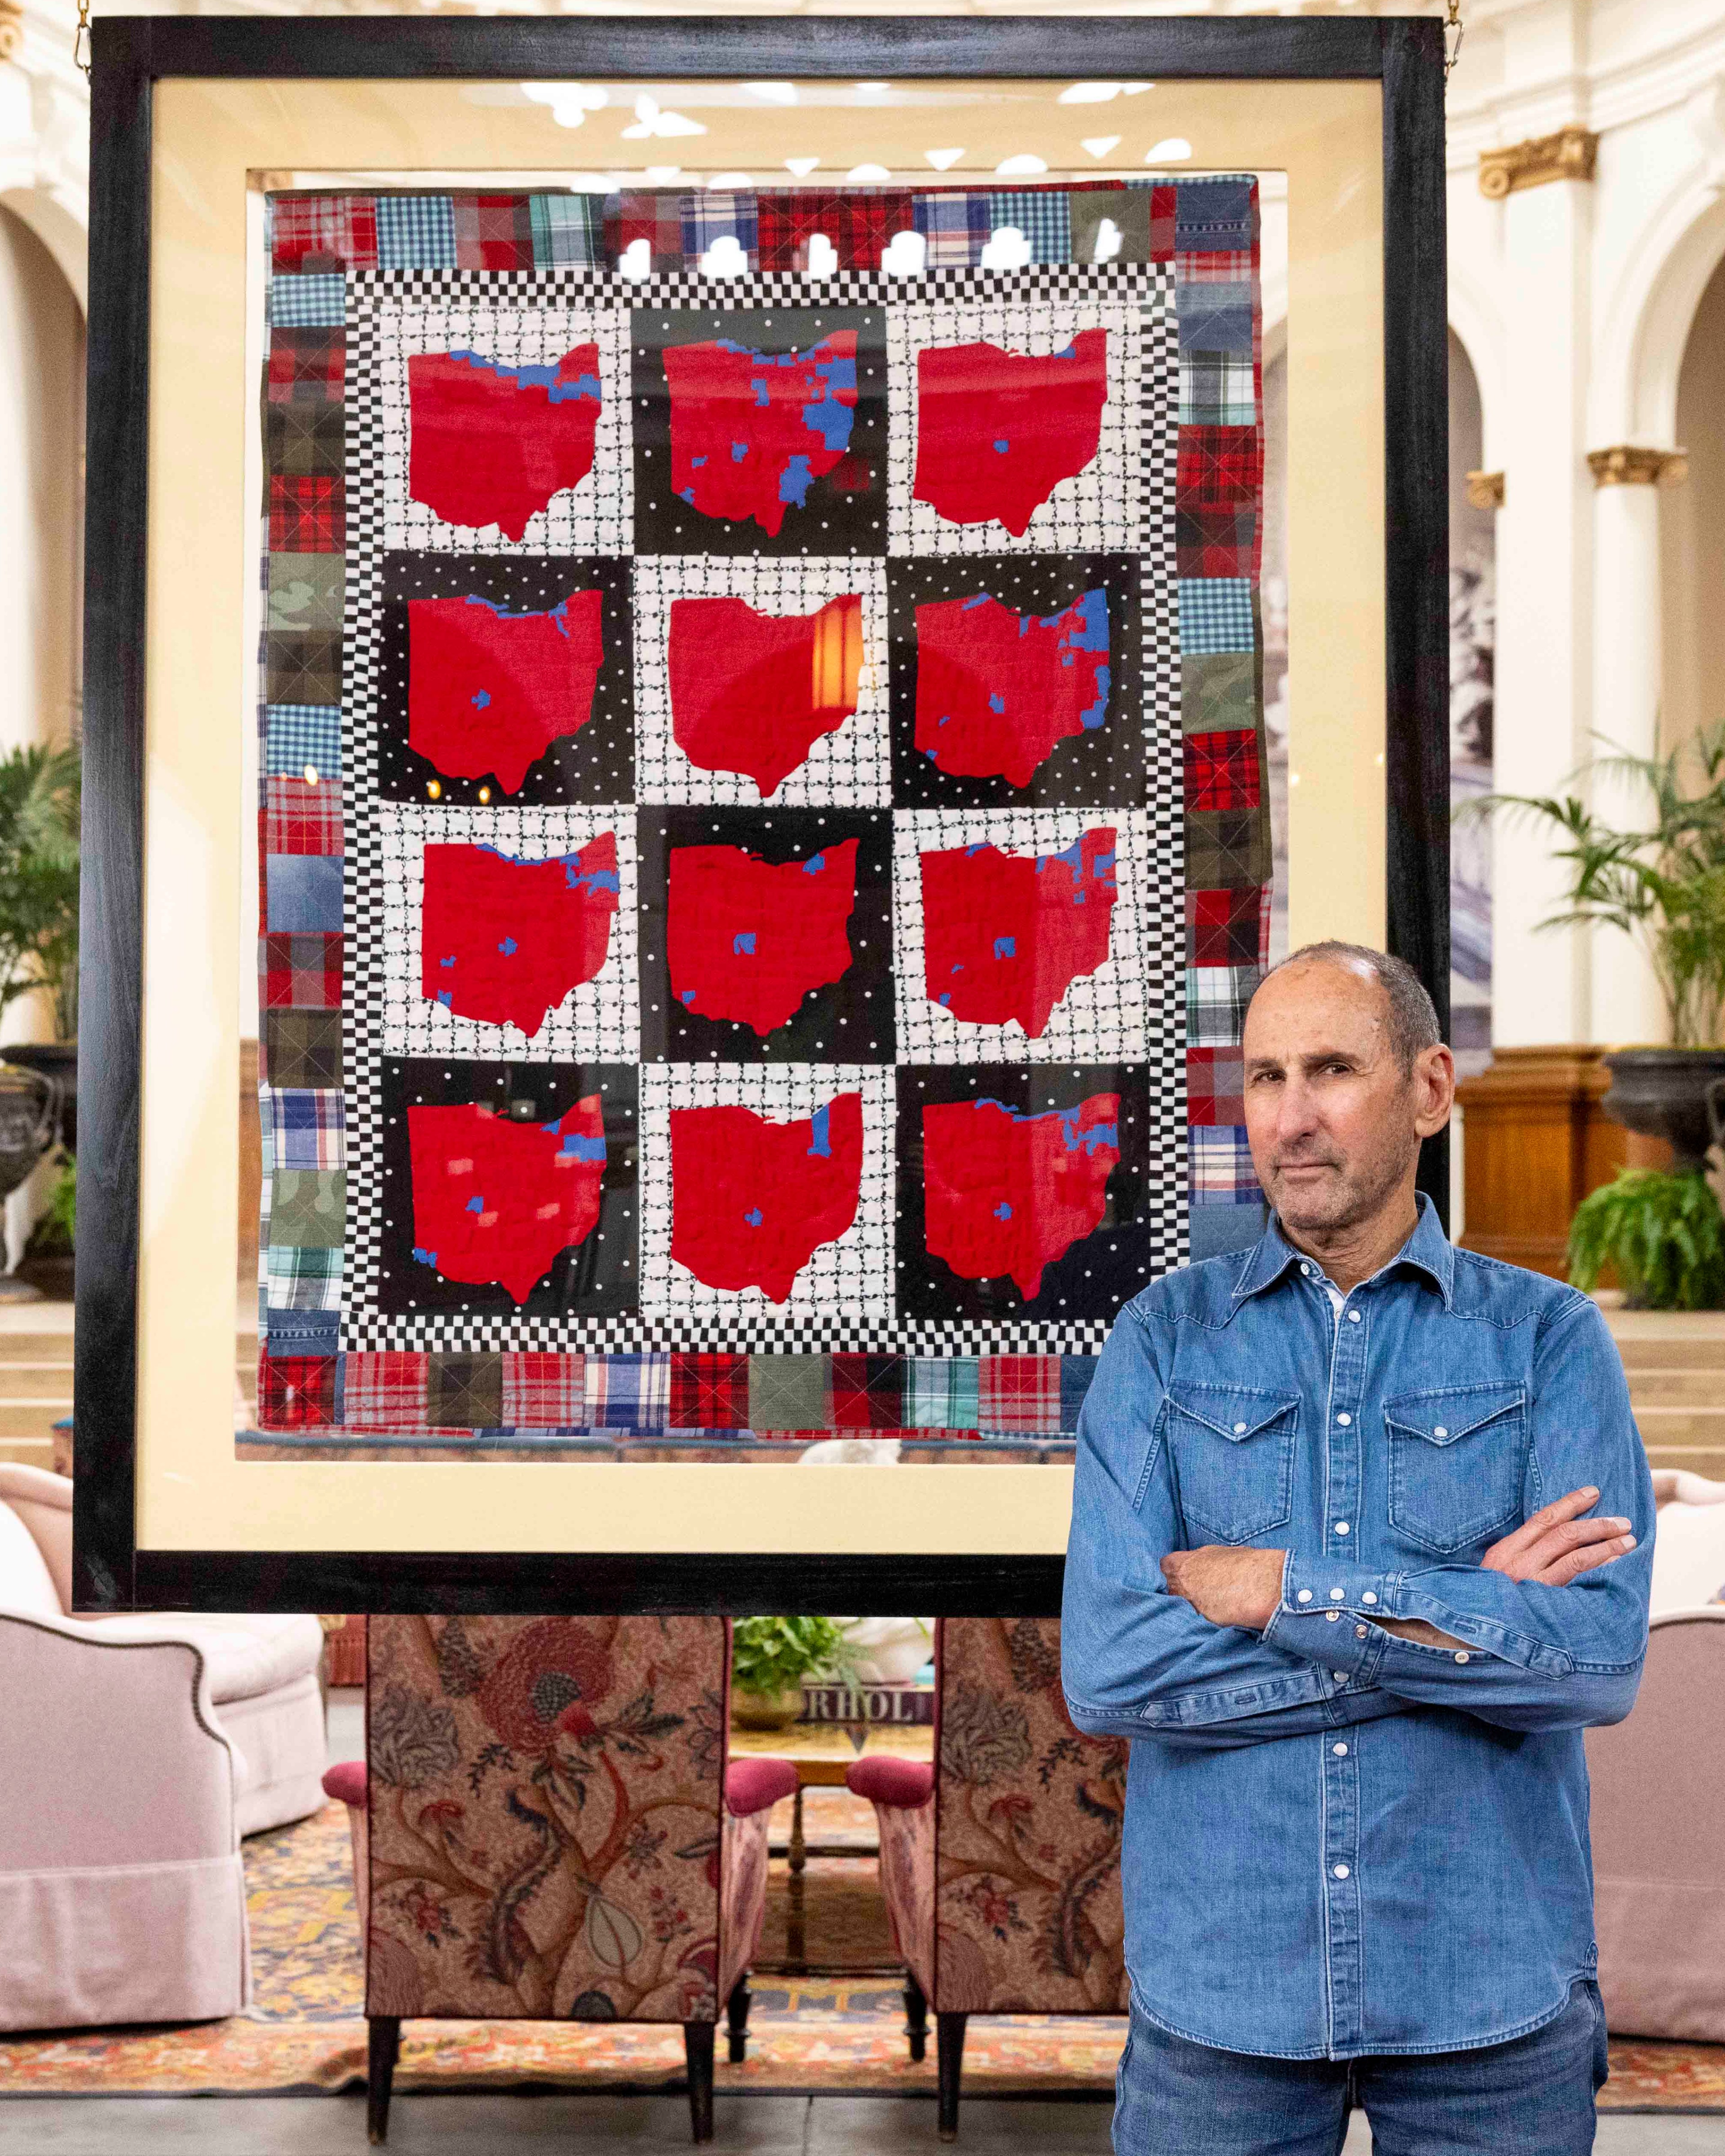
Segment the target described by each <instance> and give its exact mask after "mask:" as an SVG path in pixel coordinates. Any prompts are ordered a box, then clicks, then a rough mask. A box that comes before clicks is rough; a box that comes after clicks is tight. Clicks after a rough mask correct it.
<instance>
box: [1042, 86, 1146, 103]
mask: <svg viewBox="0 0 1725 2156" xmlns="http://www.w3.org/2000/svg"><path fill="white" fill-rule="evenodd" d="M1155 87H1156V85H1155V84H1154V83H1153V82H1075V83H1074V84H1073V85H1072V86H1071V88H1070V90H1062V91H1061V92H1060V100H1059V101H1060V104H1062V105H1106V103H1107V102H1108V100H1109V99H1110V98H1112V97H1139V96H1142V94H1143V93H1144V91H1145V90H1154V89H1155Z"/></svg>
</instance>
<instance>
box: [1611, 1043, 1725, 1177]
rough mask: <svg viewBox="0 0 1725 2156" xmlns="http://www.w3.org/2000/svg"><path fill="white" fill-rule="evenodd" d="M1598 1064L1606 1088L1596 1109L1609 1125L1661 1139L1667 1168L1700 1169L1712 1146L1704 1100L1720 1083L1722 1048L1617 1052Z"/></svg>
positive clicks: (1724, 1074)
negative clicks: (1606, 1075)
mask: <svg viewBox="0 0 1725 2156" xmlns="http://www.w3.org/2000/svg"><path fill="white" fill-rule="evenodd" d="M1604 1064H1605V1068H1606V1069H1607V1070H1609V1072H1610V1073H1611V1090H1610V1091H1609V1093H1607V1094H1606V1096H1605V1097H1604V1100H1603V1101H1601V1102H1600V1104H1599V1105H1600V1106H1601V1107H1603V1108H1604V1111H1605V1113H1606V1114H1607V1115H1608V1116H1610V1117H1611V1119H1612V1120H1613V1122H1619V1123H1621V1124H1622V1125H1623V1126H1624V1127H1625V1129H1626V1130H1631V1131H1635V1132H1639V1133H1640V1136H1641V1137H1653V1138H1664V1139H1665V1140H1666V1142H1668V1143H1669V1145H1670V1147H1671V1152H1672V1154H1673V1155H1674V1158H1673V1159H1672V1162H1671V1166H1672V1168H1675V1169H1678V1170H1681V1169H1686V1168H1687V1169H1695V1168H1701V1167H1702V1166H1703V1165H1704V1164H1705V1163H1706V1159H1707V1147H1709V1146H1710V1145H1711V1144H1712V1142H1713V1124H1712V1116H1711V1114H1710V1112H1709V1108H1708V1097H1709V1094H1710V1091H1711V1089H1712V1087H1713V1086H1715V1085H1717V1084H1718V1083H1719V1082H1720V1081H1722V1080H1725V1048H1620V1049H1618V1050H1616V1051H1615V1053H1614V1054H1612V1055H1608V1056H1606V1057H1605V1058H1604Z"/></svg>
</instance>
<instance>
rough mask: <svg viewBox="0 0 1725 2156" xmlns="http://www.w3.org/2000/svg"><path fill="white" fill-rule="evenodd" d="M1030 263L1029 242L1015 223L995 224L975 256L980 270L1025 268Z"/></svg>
mask: <svg viewBox="0 0 1725 2156" xmlns="http://www.w3.org/2000/svg"><path fill="white" fill-rule="evenodd" d="M1029 263H1030V243H1029V240H1028V239H1025V237H1024V234H1023V233H1022V232H1020V231H1019V228H1018V227H1017V226H1016V225H1015V224H997V225H996V226H995V228H994V229H993V231H992V232H991V233H990V234H988V239H987V240H986V241H985V242H984V244H983V251H982V253H981V254H980V255H978V258H977V266H978V269H1028V268H1029Z"/></svg>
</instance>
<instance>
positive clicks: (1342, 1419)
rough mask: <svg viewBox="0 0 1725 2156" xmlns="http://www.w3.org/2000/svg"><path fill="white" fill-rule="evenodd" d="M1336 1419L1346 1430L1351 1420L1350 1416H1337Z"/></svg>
mask: <svg viewBox="0 0 1725 2156" xmlns="http://www.w3.org/2000/svg"><path fill="white" fill-rule="evenodd" d="M1336 1419H1337V1422H1338V1423H1340V1424H1341V1425H1342V1427H1343V1430H1346V1429H1347V1428H1348V1424H1350V1423H1351V1422H1352V1421H1353V1416H1352V1415H1351V1414H1338V1415H1337V1418H1336Z"/></svg>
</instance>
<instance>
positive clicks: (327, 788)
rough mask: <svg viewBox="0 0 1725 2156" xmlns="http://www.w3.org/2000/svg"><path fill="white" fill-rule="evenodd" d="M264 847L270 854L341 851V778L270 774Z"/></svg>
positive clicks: (334, 852) (265, 814) (331, 852)
mask: <svg viewBox="0 0 1725 2156" xmlns="http://www.w3.org/2000/svg"><path fill="white" fill-rule="evenodd" d="M264 852H265V853H270V854H339V853H340V852H341V780H340V779H339V778H320V779H319V780H318V782H317V783H316V785H315V786H309V785H307V783H305V780H304V779H303V778H283V777H281V776H280V775H279V774H278V775H276V776H274V777H272V778H271V779H270V791H269V795H268V806H267V807H266V808H265V809H264Z"/></svg>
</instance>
